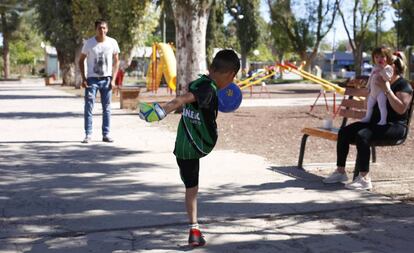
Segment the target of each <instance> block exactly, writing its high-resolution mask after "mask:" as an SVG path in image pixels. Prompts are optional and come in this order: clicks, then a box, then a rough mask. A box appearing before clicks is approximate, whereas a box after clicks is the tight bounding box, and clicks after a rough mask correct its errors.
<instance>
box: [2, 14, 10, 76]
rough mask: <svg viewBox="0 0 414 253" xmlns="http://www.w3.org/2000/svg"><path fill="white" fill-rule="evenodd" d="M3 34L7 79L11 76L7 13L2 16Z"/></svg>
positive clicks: (4, 63)
mask: <svg viewBox="0 0 414 253" xmlns="http://www.w3.org/2000/svg"><path fill="white" fill-rule="evenodd" d="M1 23H2V34H3V76H4V78H5V79H7V78H9V76H10V51H9V33H8V31H7V20H6V16H5V13H2V14H1Z"/></svg>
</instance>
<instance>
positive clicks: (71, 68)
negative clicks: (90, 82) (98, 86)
mask: <svg viewBox="0 0 414 253" xmlns="http://www.w3.org/2000/svg"><path fill="white" fill-rule="evenodd" d="M60 69H61V72H62V85H63V86H76V78H75V63H61V65H60Z"/></svg>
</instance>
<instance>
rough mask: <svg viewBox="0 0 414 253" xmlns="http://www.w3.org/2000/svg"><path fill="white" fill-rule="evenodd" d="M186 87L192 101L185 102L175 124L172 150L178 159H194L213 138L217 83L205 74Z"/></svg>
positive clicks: (208, 147) (208, 148)
mask: <svg viewBox="0 0 414 253" xmlns="http://www.w3.org/2000/svg"><path fill="white" fill-rule="evenodd" d="M188 91H189V92H191V93H193V94H194V96H195V98H196V101H195V102H193V103H191V104H185V106H184V109H183V113H182V115H181V120H180V123H179V125H178V130H177V138H176V140H175V148H174V154H175V156H176V157H177V158H179V159H184V160H185V159H198V158H201V157H203V156H206V155H207V154H209V153H210V152H211V150H213V148H214V146H215V145H216V142H217V123H216V118H217V110H218V99H217V85H216V83H215V82H214V81H213V80H212V79H210V78H209V77H208V76H206V75H202V76H200V78H198V79H197V80H195V81H193V82H191V83H190V84H189V86H188Z"/></svg>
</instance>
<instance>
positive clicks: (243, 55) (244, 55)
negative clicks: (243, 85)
mask: <svg viewBox="0 0 414 253" xmlns="http://www.w3.org/2000/svg"><path fill="white" fill-rule="evenodd" d="M241 64H242V65H241V70H242V71H241V73H242V77H246V76H247V67H246V66H247V52H245V51H244V50H241Z"/></svg>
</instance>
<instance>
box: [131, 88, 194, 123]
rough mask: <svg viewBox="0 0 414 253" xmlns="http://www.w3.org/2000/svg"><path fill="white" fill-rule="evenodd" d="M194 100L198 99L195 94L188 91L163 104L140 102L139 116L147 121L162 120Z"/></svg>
mask: <svg viewBox="0 0 414 253" xmlns="http://www.w3.org/2000/svg"><path fill="white" fill-rule="evenodd" d="M194 101H196V98H195V96H194V94H193V93H191V92H188V93H186V94H184V95H181V96H178V97H176V98H174V99H173V100H171V101H170V102H168V103H166V104H164V105H163V106H161V105H160V104H158V103H153V104H148V103H140V105H139V107H140V109H139V117H140V118H141V119H142V120H145V121H147V122H154V121H160V120H162V119H163V118H165V117H166V116H167V114H168V113H170V112H172V111H175V110H177V109H178V108H180V107H182V106H183V105H184V104H187V103H192V102H194Z"/></svg>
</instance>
